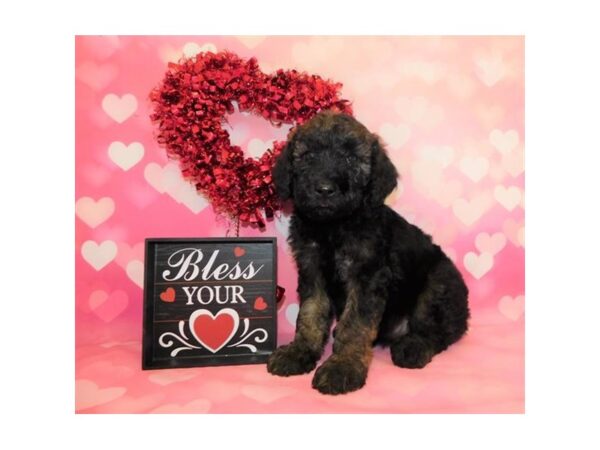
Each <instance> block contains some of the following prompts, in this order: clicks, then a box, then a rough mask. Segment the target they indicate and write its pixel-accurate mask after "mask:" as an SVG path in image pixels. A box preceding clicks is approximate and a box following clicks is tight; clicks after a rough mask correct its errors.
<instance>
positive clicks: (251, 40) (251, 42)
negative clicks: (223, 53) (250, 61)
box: [235, 36, 267, 48]
mask: <svg viewBox="0 0 600 450" xmlns="http://www.w3.org/2000/svg"><path fill="white" fill-rule="evenodd" d="M235 38H236V39H237V40H238V41H240V42H241V43H242V44H244V45H245V46H246V48H254V47H256V46H258V45H259V44H260V43H261V42H262V41H264V40H265V39H266V38H267V37H266V36H236V37H235Z"/></svg>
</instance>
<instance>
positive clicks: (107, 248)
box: [81, 240, 117, 270]
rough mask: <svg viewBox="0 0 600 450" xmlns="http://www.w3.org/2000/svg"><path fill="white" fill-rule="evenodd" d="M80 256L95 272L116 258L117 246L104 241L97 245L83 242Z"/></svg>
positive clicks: (93, 242)
mask: <svg viewBox="0 0 600 450" xmlns="http://www.w3.org/2000/svg"><path fill="white" fill-rule="evenodd" d="M81 256H83V259H85V260H86V261H87V262H88V264H89V265H90V266H92V267H93V268H94V269H96V270H100V269H102V268H104V267H105V266H106V265H107V264H108V263H110V262H111V261H112V260H113V259H115V257H116V256H117V244H115V243H114V241H110V240H106V241H104V242H102V243H101V244H100V245H98V244H97V243H96V242H95V241H92V240H89V241H85V242H84V243H83V245H82V246H81Z"/></svg>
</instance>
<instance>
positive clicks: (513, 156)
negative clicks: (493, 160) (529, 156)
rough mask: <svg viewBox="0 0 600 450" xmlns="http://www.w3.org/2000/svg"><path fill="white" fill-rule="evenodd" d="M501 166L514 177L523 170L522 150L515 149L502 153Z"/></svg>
mask: <svg viewBox="0 0 600 450" xmlns="http://www.w3.org/2000/svg"><path fill="white" fill-rule="evenodd" d="M502 167H504V169H505V170H506V171H507V172H508V173H509V174H510V175H511V176H512V177H513V178H516V177H518V176H519V175H521V174H522V173H523V171H524V170H525V161H524V160H523V152H522V151H516V152H510V153H507V154H504V155H502Z"/></svg>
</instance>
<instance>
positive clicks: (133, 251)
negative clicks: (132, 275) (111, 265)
mask: <svg viewBox="0 0 600 450" xmlns="http://www.w3.org/2000/svg"><path fill="white" fill-rule="evenodd" d="M117 247H118V249H119V251H118V252H117V257H116V258H115V262H116V263H117V264H118V265H119V266H120V267H122V268H123V269H126V268H127V264H129V262H131V261H133V260H138V261H143V260H144V243H143V242H138V243H137V244H134V245H132V246H129V244H127V243H126V242H119V243H118V244H117Z"/></svg>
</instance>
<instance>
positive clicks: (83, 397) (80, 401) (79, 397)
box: [75, 380, 127, 411]
mask: <svg viewBox="0 0 600 450" xmlns="http://www.w3.org/2000/svg"><path fill="white" fill-rule="evenodd" d="M126 391H127V389H125V388H124V387H109V388H105V389H100V388H99V387H98V385H97V384H96V383H94V382H93V381H90V380H75V410H76V411H83V410H85V409H88V408H92V407H94V406H98V405H103V404H104V403H108V402H111V401H113V400H115V399H117V398H119V397H122V396H123V394H125V392H126Z"/></svg>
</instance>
